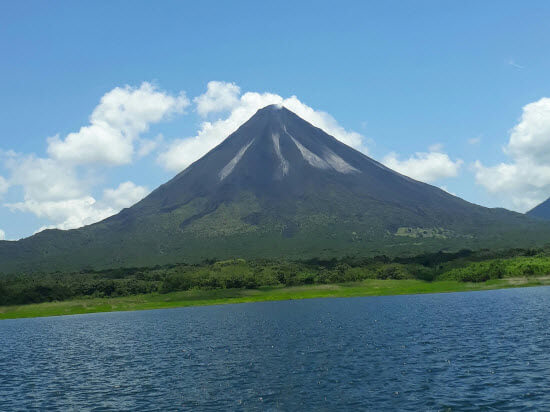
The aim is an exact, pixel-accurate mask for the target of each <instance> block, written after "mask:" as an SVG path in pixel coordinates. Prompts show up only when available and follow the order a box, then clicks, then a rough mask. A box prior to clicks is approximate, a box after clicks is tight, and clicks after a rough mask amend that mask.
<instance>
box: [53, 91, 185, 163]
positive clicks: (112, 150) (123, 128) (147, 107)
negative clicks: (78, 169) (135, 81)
mask: <svg viewBox="0 0 550 412" xmlns="http://www.w3.org/2000/svg"><path fill="white" fill-rule="evenodd" d="M189 104H190V103H189V100H188V99H187V98H186V97H185V94H183V93H180V94H179V95H178V96H171V95H169V94H167V93H165V92H163V91H159V90H158V89H157V88H156V87H155V86H153V85H152V84H151V83H147V82H144V83H142V84H141V86H140V87H139V88H132V87H130V86H125V87H117V88H115V89H113V90H111V91H110V92H108V93H107V94H105V95H104V96H103V97H102V98H101V101H100V103H99V105H98V106H97V107H96V108H95V109H94V111H93V113H92V115H91V116H90V124H89V125H87V126H84V127H81V128H80V130H79V131H78V132H75V133H70V134H69V135H67V136H66V137H65V139H61V138H60V137H59V136H54V137H50V138H49V139H48V154H49V155H50V156H51V157H52V158H53V159H56V160H58V161H64V162H70V163H76V164H90V163H94V164H106V165H122V164H127V163H130V162H131V161H132V157H133V154H134V143H135V141H136V140H137V139H138V137H139V135H140V134H141V133H144V132H146V131H147V130H149V127H150V125H151V124H154V123H158V122H160V121H161V120H163V119H165V118H167V117H168V116H170V115H172V114H174V113H181V112H182V111H183V110H184V109H185V107H187V106H188V105H189Z"/></svg>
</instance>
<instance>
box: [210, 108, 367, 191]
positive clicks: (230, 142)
mask: <svg viewBox="0 0 550 412" xmlns="http://www.w3.org/2000/svg"><path fill="white" fill-rule="evenodd" d="M220 152H221V153H220ZM208 156H210V155H208ZM208 156H207V157H208ZM358 156H362V155H361V154H360V153H358V152H356V151H355V150H353V149H351V148H350V147H348V146H346V145H344V144H343V143H341V142H339V141H338V140H336V139H335V138H333V137H332V136H330V135H328V134H326V133H325V132H323V131H322V130H321V129H319V128H317V127H315V126H313V125H311V124H310V123H308V122H307V121H305V120H304V119H302V118H300V117H299V116H297V115H296V114H295V113H293V112H292V111H290V110H288V109H286V108H285V107H283V106H282V105H269V106H266V107H264V108H262V109H259V110H258V111H257V112H256V113H255V114H254V115H253V116H252V117H251V118H250V119H249V120H248V121H247V122H246V123H245V124H243V125H242V126H241V127H240V128H239V129H238V130H237V131H236V132H235V133H233V134H232V135H231V136H229V137H228V139H226V141H225V142H224V143H222V144H221V145H220V146H219V147H218V148H216V149H215V150H214V151H213V152H212V155H211V157H218V158H219V159H220V162H219V163H218V164H217V166H216V168H215V169H216V170H217V175H218V181H220V182H222V181H225V180H230V181H231V180H232V178H234V179H239V176H240V177H243V176H248V174H249V172H250V170H252V169H258V168H259V169H261V170H262V171H263V172H264V173H261V174H259V173H258V172H256V173H257V174H258V176H252V177H247V180H248V181H251V180H257V179H258V177H259V176H261V180H262V182H263V183H264V184H266V185H267V184H268V183H269V182H271V181H274V180H275V181H276V180H281V179H284V178H287V177H290V176H291V175H292V176H293V177H294V178H298V179H300V176H302V177H307V176H309V175H311V173H315V171H317V172H320V171H323V172H326V173H339V174H350V173H360V168H359V166H360V165H359V163H360V159H359V158H358ZM222 158H223V160H222ZM361 160H362V159H361ZM308 178H311V179H314V177H313V176H309V177H308Z"/></svg>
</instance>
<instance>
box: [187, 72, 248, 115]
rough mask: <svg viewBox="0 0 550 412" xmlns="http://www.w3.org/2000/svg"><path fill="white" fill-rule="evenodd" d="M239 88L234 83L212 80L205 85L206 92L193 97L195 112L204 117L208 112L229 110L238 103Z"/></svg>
mask: <svg viewBox="0 0 550 412" xmlns="http://www.w3.org/2000/svg"><path fill="white" fill-rule="evenodd" d="M240 94H241V89H240V87H239V86H237V85H236V84H235V83H225V82H217V81H212V82H209V83H208V85H207V86H206V93H204V94H201V95H200V96H198V97H195V98H194V99H193V102H194V103H195V104H196V105H197V112H198V113H199V114H200V115H201V116H203V117H206V116H208V115H209V114H210V113H219V112H223V111H224V110H231V109H232V108H233V107H235V106H237V105H238V104H239V96H240Z"/></svg>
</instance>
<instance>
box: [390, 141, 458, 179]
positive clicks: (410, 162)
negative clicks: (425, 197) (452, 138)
mask: <svg viewBox="0 0 550 412" xmlns="http://www.w3.org/2000/svg"><path fill="white" fill-rule="evenodd" d="M432 149H441V146H438V147H432ZM382 163H384V164H385V165H386V166H388V167H389V168H390V169H393V170H395V171H397V172H399V173H401V174H403V175H406V176H409V177H412V178H413V179H416V180H420V181H421V182H425V183H432V182H435V181H437V180H440V179H444V178H448V177H455V176H456V175H458V172H459V170H460V167H461V166H462V163H463V161H462V160H461V159H457V160H455V161H453V160H451V158H450V157H449V155H447V154H446V153H441V152H437V151H430V152H427V153H426V152H418V153H415V154H414V155H413V156H411V157H409V158H408V159H405V160H399V158H398V156H397V154H396V153H393V152H392V153H390V154H388V155H387V156H386V157H385V158H384V159H383V160H382Z"/></svg>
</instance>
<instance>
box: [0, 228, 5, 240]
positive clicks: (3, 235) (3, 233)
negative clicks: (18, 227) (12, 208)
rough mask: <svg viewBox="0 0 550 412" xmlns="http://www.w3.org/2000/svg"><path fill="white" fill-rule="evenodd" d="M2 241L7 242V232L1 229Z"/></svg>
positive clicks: (0, 237) (0, 238) (0, 236)
mask: <svg viewBox="0 0 550 412" xmlns="http://www.w3.org/2000/svg"><path fill="white" fill-rule="evenodd" d="M0 240H6V232H4V231H3V230H2V229H0Z"/></svg>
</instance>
